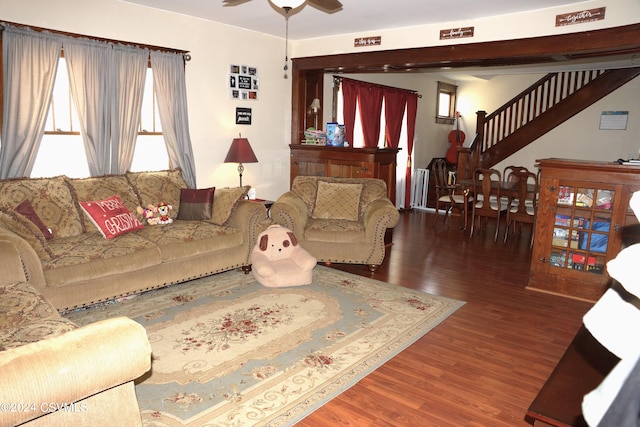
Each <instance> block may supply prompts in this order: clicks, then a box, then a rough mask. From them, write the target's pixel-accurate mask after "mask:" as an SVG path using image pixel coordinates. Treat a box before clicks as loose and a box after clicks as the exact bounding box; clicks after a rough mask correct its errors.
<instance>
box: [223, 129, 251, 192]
mask: <svg viewBox="0 0 640 427" xmlns="http://www.w3.org/2000/svg"><path fill="white" fill-rule="evenodd" d="M224 162H225V163H237V164H238V175H240V187H242V173H243V172H244V166H243V163H258V159H257V158H256V155H255V154H254V152H253V150H252V149H251V144H249V140H248V139H247V138H243V137H242V135H239V136H238V138H233V141H231V147H229V152H228V153H227V157H226V158H225V159H224Z"/></svg>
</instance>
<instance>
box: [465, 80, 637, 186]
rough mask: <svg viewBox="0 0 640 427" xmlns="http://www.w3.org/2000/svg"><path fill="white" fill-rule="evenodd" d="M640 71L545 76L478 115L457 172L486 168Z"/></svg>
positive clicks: (468, 173) (469, 174)
mask: <svg viewBox="0 0 640 427" xmlns="http://www.w3.org/2000/svg"><path fill="white" fill-rule="evenodd" d="M639 74H640V67H636V68H622V69H615V70H588V71H566V72H557V73H551V74H547V75H546V76H545V77H543V78H541V79H540V80H538V81H537V82H536V83H534V84H533V85H531V86H530V87H528V88H527V89H525V90H524V91H522V92H521V93H520V94H519V95H517V96H516V97H514V98H513V99H511V100H510V101H508V102H507V103H505V104H504V105H503V106H502V107H500V108H499V109H498V110H496V111H494V112H493V113H491V114H489V115H487V114H486V112H484V111H479V112H478V113H477V122H476V137H475V139H474V141H473V143H472V144H471V146H470V147H469V148H463V149H461V150H460V152H459V155H458V176H459V177H462V178H465V177H470V176H471V171H472V170H473V169H474V168H476V167H483V168H490V167H493V166H494V165H496V164H497V163H499V162H500V161H502V160H504V159H506V158H507V157H509V156H511V155H512V154H514V153H515V152H517V151H518V150H520V149H522V148H523V147H525V146H527V145H528V144H530V143H532V142H533V141H535V140H536V139H538V138H540V137H541V136H542V135H544V134H545V133H547V132H549V131H550V130H551V129H553V128H555V127H556V126H558V125H560V124H561V123H563V122H564V121H566V120H568V119H569V118H571V117H572V116H574V115H576V114H578V113H579V112H580V111H582V110H584V109H585V108H587V107H589V106H590V105H592V104H594V103H595V102H597V101H598V100H600V99H602V98H604V97H605V96H607V95H608V94H610V93H611V92H613V91H614V90H616V89H618V88H619V87H621V86H623V85H624V84H625V83H627V82H629V81H631V80H632V79H634V78H635V77H636V76H638V75H639Z"/></svg>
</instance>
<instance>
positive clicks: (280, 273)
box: [251, 225, 317, 288]
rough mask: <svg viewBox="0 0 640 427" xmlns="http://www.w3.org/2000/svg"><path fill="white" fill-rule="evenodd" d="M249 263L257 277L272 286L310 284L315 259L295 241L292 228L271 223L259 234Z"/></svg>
mask: <svg viewBox="0 0 640 427" xmlns="http://www.w3.org/2000/svg"><path fill="white" fill-rule="evenodd" d="M251 263H252V270H251V271H252V273H253V276H254V277H255V278H256V280H257V281H258V282H259V283H260V284H262V285H263V286H267V287H272V288H275V287H285V286H300V285H308V284H310V283H311V281H312V275H313V268H314V267H315V266H316V263H317V260H316V259H315V258H314V257H313V256H311V255H310V254H309V252H307V251H306V250H304V249H303V248H302V247H301V246H300V245H298V240H297V239H296V236H295V235H294V234H293V232H292V231H291V230H289V229H287V228H284V227H282V226H280V225H271V226H269V228H267V229H266V230H265V231H263V232H262V233H260V235H259V236H258V241H257V243H256V245H255V246H254V248H253V250H252V252H251Z"/></svg>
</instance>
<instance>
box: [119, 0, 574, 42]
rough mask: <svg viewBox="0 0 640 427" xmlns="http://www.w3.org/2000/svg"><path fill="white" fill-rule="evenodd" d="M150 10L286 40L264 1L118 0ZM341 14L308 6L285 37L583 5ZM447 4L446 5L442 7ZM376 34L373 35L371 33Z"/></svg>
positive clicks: (382, 5)
mask: <svg viewBox="0 0 640 427" xmlns="http://www.w3.org/2000/svg"><path fill="white" fill-rule="evenodd" d="M122 1H124V2H127V3H133V4H138V5H142V6H147V7H151V8H154V9H160V10H167V11H171V12H175V13H179V14H183V15H189V16H194V17H198V18H202V19H206V20H209V21H215V22H219V23H222V24H226V25H231V26H234V27H240V28H244V29H248V30H253V31H257V32H260V33H265V34H271V35H274V36H279V37H284V36H285V18H284V14H283V12H282V10H281V9H279V8H277V7H276V6H274V5H272V4H271V3H270V2H269V1H268V0H247V2H245V3H242V4H239V5H237V6H231V7H223V5H222V0H122ZM341 2H342V4H343V8H342V10H340V11H338V12H335V13H332V14H329V13H326V12H323V11H321V10H319V9H316V8H314V7H313V6H312V5H310V4H303V5H302V6H301V7H299V8H296V9H293V10H292V11H291V12H290V20H289V38H290V39H291V40H301V39H308V38H316V37H324V36H331V35H339V34H350V33H370V32H373V31H380V30H384V29H390V28H403V27H412V26H417V25H427V24H436V23H446V22H454V21H472V20H476V19H480V18H486V17H490V16H497V15H505V14H511V13H518V12H529V11H533V10H539V9H546V8H550V7H556V6H563V5H575V6H573V7H572V8H571V9H570V10H569V11H574V10H580V5H579V4H580V3H585V2H584V1H582V0H535V1H534V0H493V1H478V0H449V1H447V2H443V1H442V0H395V1H394V0H341ZM445 4H446V6H445ZM373 35H375V34H373Z"/></svg>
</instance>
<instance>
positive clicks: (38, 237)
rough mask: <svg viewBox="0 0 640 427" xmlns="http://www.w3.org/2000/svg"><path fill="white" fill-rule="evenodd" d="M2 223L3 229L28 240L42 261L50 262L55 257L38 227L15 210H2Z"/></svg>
mask: <svg viewBox="0 0 640 427" xmlns="http://www.w3.org/2000/svg"><path fill="white" fill-rule="evenodd" d="M0 223H1V224H2V226H3V227H5V228H7V229H8V230H10V231H12V232H14V233H15V234H17V235H18V236H20V237H22V238H23V239H24V240H26V242H27V243H28V244H29V246H31V247H32V248H33V250H35V251H36V254H37V255H38V257H39V258H40V259H43V260H48V259H51V258H52V257H53V253H52V252H51V248H50V247H49V245H48V244H47V240H46V239H45V238H44V236H43V235H42V233H41V232H40V230H39V229H38V227H36V225H35V224H34V223H32V222H31V221H29V220H28V219H27V218H25V217H23V216H22V215H20V214H18V213H17V212H15V211H13V210H9V209H7V210H0Z"/></svg>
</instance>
